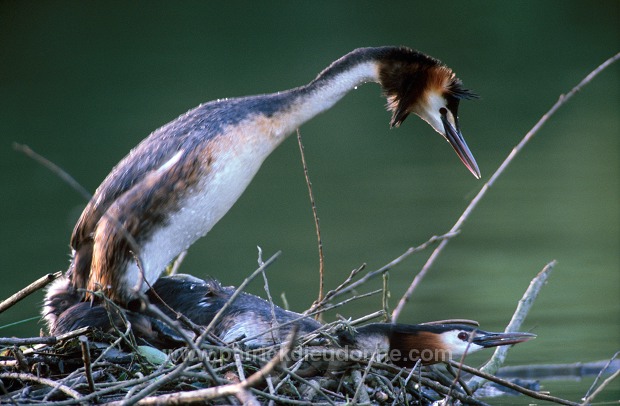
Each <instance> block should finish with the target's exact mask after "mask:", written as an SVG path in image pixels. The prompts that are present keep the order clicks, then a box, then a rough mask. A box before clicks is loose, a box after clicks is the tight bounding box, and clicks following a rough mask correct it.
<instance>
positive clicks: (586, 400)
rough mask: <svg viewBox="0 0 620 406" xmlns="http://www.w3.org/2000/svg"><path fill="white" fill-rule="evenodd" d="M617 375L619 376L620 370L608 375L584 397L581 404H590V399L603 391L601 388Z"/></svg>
mask: <svg viewBox="0 0 620 406" xmlns="http://www.w3.org/2000/svg"><path fill="white" fill-rule="evenodd" d="M619 376H620V370H619V371H616V372H614V373H613V374H612V375H611V376H609V377H608V378H607V379H605V380H604V381H603V383H602V384H601V385H600V386H599V387H598V388H596V390H595V391H594V392H592V394H591V395H590V396H588V397H587V398H585V399H584V400H583V403H582V404H581V405H582V406H585V405H590V404H592V401H593V400H594V398H595V397H597V396H598V395H599V394H600V393H601V392H602V391H603V389H605V387H606V386H607V385H609V384H610V383H611V381H613V380H614V379H616V378H617V377H619Z"/></svg>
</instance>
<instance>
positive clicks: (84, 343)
mask: <svg viewBox="0 0 620 406" xmlns="http://www.w3.org/2000/svg"><path fill="white" fill-rule="evenodd" d="M78 340H79V341H80V348H81V349H82V360H83V361H84V374H85V375H86V381H87V382H88V390H90V392H91V393H92V392H94V391H95V381H94V380H93V371H92V369H91V364H90V349H89V346H88V338H87V337H86V336H79V337H78Z"/></svg>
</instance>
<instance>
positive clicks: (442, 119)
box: [68, 47, 480, 305]
mask: <svg viewBox="0 0 620 406" xmlns="http://www.w3.org/2000/svg"><path fill="white" fill-rule="evenodd" d="M365 82H377V83H379V84H380V85H381V87H382V89H383V93H384V95H385V96H386V97H387V101H388V103H387V107H388V109H389V110H391V112H392V119H391V122H390V125H391V126H392V127H397V126H398V125H400V124H401V123H402V122H403V121H404V120H405V119H406V118H407V116H408V115H409V114H410V113H414V114H417V115H418V116H419V117H421V118H422V119H423V120H425V121H426V122H428V123H429V124H430V125H431V126H432V127H433V128H434V129H435V130H436V131H437V132H439V133H440V134H441V135H442V136H443V137H445V138H446V140H447V141H448V142H449V143H450V145H451V146H452V147H453V148H454V150H455V151H456V153H457V154H458V156H459V158H460V159H461V161H462V162H463V163H464V164H465V166H466V167H467V168H468V169H469V170H470V171H471V172H472V173H473V174H474V176H475V177H476V178H480V171H479V169H478V166H477V164H476V161H475V160H474V157H473V155H472V154H471V152H470V151H469V148H468V147H467V144H466V143H465V140H464V139H463V137H462V135H461V131H460V128H459V123H458V117H457V110H458V105H459V101H460V100H461V99H467V98H471V97H474V95H473V93H471V92H469V91H468V90H466V89H464V88H463V87H462V85H461V81H460V80H459V79H457V78H456V76H455V74H454V73H453V72H452V70H451V69H450V68H448V67H447V66H445V65H443V64H442V63H441V62H439V61H438V60H436V59H434V58H431V57H429V56H427V55H424V54H422V53H420V52H417V51H414V50H411V49H408V48H402V47H400V48H399V47H380V48H360V49H357V50H355V51H353V52H351V53H349V54H347V55H345V56H343V57H342V58H340V59H339V60H337V61H335V62H334V63H332V64H331V65H330V66H329V67H327V68H326V69H325V70H324V71H323V72H321V73H320V74H319V75H318V76H317V78H316V79H314V80H313V81H312V82H310V83H309V84H307V85H305V86H301V87H298V88H295V89H291V90H286V91H283V92H278V93H273V94H266V95H258V96H250V97H242V98H233V99H222V100H216V101H212V102H209V103H205V104H202V105H200V106H198V107H196V108H195V109H193V110H190V111H189V112H187V113H185V114H184V115H182V116H180V117H179V118H177V119H175V120H173V121H171V122H170V123H168V124H166V125H164V126H163V127H161V128H159V129H157V130H155V131H154V132H153V133H152V134H151V135H149V136H148V137H147V138H146V139H144V140H143V141H142V142H141V143H140V144H139V145H138V146H137V147H135V148H134V149H133V150H132V151H131V152H130V153H129V155H127V156H126V157H125V158H124V159H123V160H122V161H120V162H119V163H118V164H117V165H116V166H115V167H114V169H112V171H111V172H110V174H109V175H108V176H107V177H106V178H105V180H104V181H103V182H102V183H101V185H100V186H99V188H97V191H96V192H95V195H94V196H93V198H92V199H91V201H90V202H89V203H88V205H87V206H86V208H85V209H84V211H83V213H82V215H81V216H80V219H79V220H78V222H77V224H76V226H75V229H74V230H73V235H72V237H71V248H72V251H73V258H72V262H71V265H70V267H69V271H68V276H69V277H70V280H71V283H72V286H73V287H74V288H82V289H84V288H86V289H88V290H91V291H94V290H99V289H101V290H103V291H104V293H105V294H107V295H108V297H110V298H111V299H112V300H114V301H116V302H118V303H120V304H123V305H127V304H128V303H129V302H130V301H131V300H133V299H135V298H136V292H145V291H146V290H147V288H148V285H149V284H153V283H154V282H155V281H156V280H157V278H158V277H159V275H160V274H161V272H162V271H163V270H164V268H165V267H166V266H167V265H168V264H169V263H170V262H171V261H172V260H173V259H174V258H175V257H176V256H177V255H179V254H180V253H181V252H183V251H184V250H186V249H187V248H188V247H189V246H190V245H192V244H193V243H194V242H195V241H196V240H197V239H199V238H200V237H202V236H204V235H205V234H207V233H208V232H209V230H211V228H212V227H213V226H214V225H215V223H217V222H218V221H219V220H220V219H221V218H222V216H224V214H226V212H227V211H228V210H229V209H230V208H231V206H232V205H233V204H234V203H235V201H237V199H238V198H239V196H240V195H241V193H243V191H244V190H245V189H246V187H247V186H248V184H249V183H250V181H251V180H252V178H253V177H254V175H255V174H256V172H257V171H258V169H259V168H260V166H261V164H262V162H263V161H264V160H265V159H266V158H267V156H269V154H270V153H271V152H272V151H273V150H274V149H275V148H276V147H277V146H278V145H280V143H282V141H284V139H286V137H287V136H288V135H289V134H290V133H291V132H293V131H294V130H295V129H296V128H298V127H299V126H301V125H302V124H303V123H305V122H306V121H308V120H310V119H311V118H313V117H314V116H316V115H317V114H319V113H321V112H323V111H325V110H327V109H329V108H330V107H332V106H333V105H334V104H335V103H336V102H337V101H338V100H340V99H341V98H342V97H343V96H344V95H345V94H346V93H348V92H349V91H350V90H352V89H353V88H355V87H356V86H357V85H359V84H362V83H365ZM128 236H131V238H128ZM137 258H139V261H137ZM138 264H139V265H141V267H140V266H139V265H138ZM145 281H146V283H145Z"/></svg>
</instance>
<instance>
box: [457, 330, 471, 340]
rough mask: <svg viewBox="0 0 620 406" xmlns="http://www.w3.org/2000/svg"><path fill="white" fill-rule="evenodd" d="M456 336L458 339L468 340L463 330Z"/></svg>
mask: <svg viewBox="0 0 620 406" xmlns="http://www.w3.org/2000/svg"><path fill="white" fill-rule="evenodd" d="M457 337H458V338H459V340H463V341H469V334H467V333H465V332H464V331H461V332H460V333H459V335H458V336H457Z"/></svg>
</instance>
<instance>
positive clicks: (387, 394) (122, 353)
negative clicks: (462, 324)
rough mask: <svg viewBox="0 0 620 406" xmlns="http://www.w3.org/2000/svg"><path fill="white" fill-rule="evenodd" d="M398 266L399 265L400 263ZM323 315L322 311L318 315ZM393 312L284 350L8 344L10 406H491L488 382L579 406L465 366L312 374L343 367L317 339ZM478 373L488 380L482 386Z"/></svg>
mask: <svg viewBox="0 0 620 406" xmlns="http://www.w3.org/2000/svg"><path fill="white" fill-rule="evenodd" d="M413 251H415V250H410V251H409V252H413ZM401 259H402V258H401ZM272 260H273V258H272V259H270V260H269V261H267V263H265V264H269V263H271V262H272ZM397 262H398V261H397ZM390 265H394V261H393V262H392V263H390ZM387 268H389V266H388V267H387ZM551 269H552V264H550V265H549V266H547V267H546V268H545V269H544V270H543V271H542V272H541V273H540V274H539V275H538V276H537V277H536V278H535V279H534V280H533V281H532V283H531V285H530V287H529V288H528V290H527V292H526V293H525V295H524V299H523V300H522V301H521V302H520V305H519V307H518V309H517V311H516V312H515V316H514V317H513V321H512V322H511V325H513V326H518V325H519V324H520V322H521V320H522V319H523V318H524V317H525V314H526V313H527V311H528V309H529V304H531V303H532V302H533V300H534V298H535V296H536V294H537V293H538V291H539V290H540V288H541V286H542V285H543V284H544V281H545V280H546V278H547V277H548V274H549V272H550V271H551ZM263 270H264V266H263V267H261V268H259V269H257V271H255V272H254V273H253V274H252V275H251V276H250V277H249V278H248V279H246V281H244V283H243V284H242V285H241V286H240V288H239V291H240V290H241V289H243V287H244V286H246V285H247V283H248V282H249V281H250V280H251V279H252V278H254V277H256V276H257V275H259V274H261V273H262V271H263ZM386 270H387V269H386V268H381V269H379V270H377V271H373V272H369V273H367V274H366V275H365V276H364V277H362V278H360V279H358V280H356V278H355V277H356V276H357V275H358V273H359V270H358V271H354V272H352V274H351V275H350V276H349V277H348V278H347V279H346V280H345V282H343V283H342V284H341V285H340V286H339V287H338V288H337V289H335V290H332V291H329V292H327V294H326V295H325V301H324V302H323V303H322V307H323V308H334V307H337V306H339V305H342V304H344V303H348V302H349V301H351V300H354V299H355V298H359V297H365V296H367V295H368V294H362V295H355V296H353V297H349V298H347V299H345V300H343V301H341V302H339V303H335V304H331V303H332V300H333V299H335V298H337V297H339V296H340V295H341V294H343V293H345V292H349V291H350V289H349V288H351V287H356V288H359V286H360V285H361V284H365V282H366V281H367V280H368V279H369V278H368V276H370V277H372V276H373V275H376V274H381V273H384V272H386ZM56 276H57V275H48V276H46V277H44V278H41V279H40V280H39V281H36V282H35V283H33V284H32V285H30V286H29V287H27V288H26V289H24V290H23V291H28V293H30V292H32V291H34V290H36V289H40V287H41V286H43V285H45V284H46V283H48V282H49V281H51V280H52V279H54V278H55V277H56ZM381 292H382V290H378V291H374V292H370V294H372V293H374V294H378V293H381ZM231 299H232V298H231ZM315 312H318V310H316V311H314V312H311V313H310V314H312V313H315ZM385 313H386V312H385V310H380V311H378V312H375V313H373V314H370V315H368V316H366V317H362V318H361V319H358V320H354V321H350V320H346V321H337V322H334V323H328V324H325V325H324V326H323V327H321V328H320V329H319V330H317V331H316V332H313V333H311V334H309V335H307V336H302V337H298V336H297V335H296V334H295V332H293V333H292V334H291V336H289V337H288V339H287V340H286V341H285V342H284V343H283V344H282V345H279V346H274V347H269V348H263V349H259V350H256V349H249V348H246V347H244V346H243V345H239V344H224V343H222V342H221V341H219V340H218V339H217V338H215V337H211V336H210V335H209V334H208V332H205V331H202V332H200V331H198V332H197V333H198V335H197V336H199V337H200V338H198V339H188V341H187V345H186V346H184V347H181V348H178V349H176V350H170V351H166V352H162V351H160V350H158V349H155V348H153V347H150V346H148V345H143V344H142V343H141V342H140V339H139V338H136V337H134V336H133V334H132V331H131V326H127V328H126V330H125V331H117V332H116V333H115V334H103V333H101V332H99V331H97V330H92V329H90V328H83V329H80V330H76V331H74V332H71V333H68V334H64V335H62V336H58V337H52V336H47V337H34V338H14V339H10V338H5V339H0V344H2V345H4V346H5V347H4V348H3V349H2V353H1V357H0V378H1V379H2V385H1V386H0V392H1V393H0V402H2V403H5V402H6V403H15V404H29V403H32V404H35V403H36V404H38V403H47V402H52V403H54V404H62V405H65V404H66V405H71V404H84V403H106V404H115V403H116V402H119V403H123V404H133V403H140V404H179V403H182V404H185V403H201V404H202V403H207V404H269V403H270V402H271V404H291V405H303V404H306V405H310V404H312V405H314V404H345V403H346V404H388V405H426V404H432V403H433V402H436V401H440V400H444V401H446V400H448V401H450V402H460V403H462V404H472V405H480V404H485V403H484V402H482V401H481V400H480V398H479V397H477V396H480V393H481V392H480V391H477V389H479V388H480V387H481V386H482V385H481V383H483V382H487V381H490V382H487V383H490V384H492V385H495V386H496V389H497V390H498V391H499V393H503V394H505V393H507V392H510V391H512V392H511V393H514V394H519V393H521V394H525V395H528V396H531V397H534V398H537V399H545V400H551V401H556V402H558V403H562V404H573V403H572V402H568V401H565V400H562V399H558V398H554V397H552V396H549V395H546V394H543V393H539V392H537V391H536V390H537V389H538V387H537V383H536V382H533V381H530V382H525V385H524V383H523V382H521V383H520V384H516V383H514V382H509V381H507V380H504V379H500V378H498V377H496V376H494V375H493V372H492V371H493V369H491V372H490V373H489V372H488V371H487V372H484V371H481V370H477V369H474V368H471V367H468V366H466V365H465V364H463V363H462V362H457V361H450V362H449V363H447V364H443V365H440V366H430V367H423V366H422V365H421V364H419V365H416V367H414V368H411V369H407V368H399V367H396V366H394V365H392V364H389V363H385V361H383V360H382V359H379V357H376V358H375V354H373V355H372V356H370V357H366V358H363V357H361V358H359V357H358V358H349V359H347V362H346V363H342V362H336V363H331V364H330V363H328V364H324V365H323V367H321V368H319V369H316V368H308V365H309V360H315V359H318V358H317V357H320V359H326V358H327V359H328V360H329V359H333V360H339V359H340V358H338V355H337V354H332V356H331V358H330V354H329V353H326V350H325V348H321V349H320V350H317V349H316V347H313V345H312V344H311V342H312V336H313V335H314V336H316V335H318V334H324V335H329V334H330V332H331V331H332V329H334V328H342V327H343V326H342V325H343V324H344V327H345V328H351V327H354V326H355V325H356V324H358V323H361V322H364V321H367V320H368V319H372V318H376V317H380V316H382V315H385ZM163 322H165V323H169V324H170V326H171V327H173V328H175V326H174V325H175V324H177V323H182V322H183V321H182V320H177V321H172V320H165V319H164V320H163ZM192 328H196V326H193V327H192ZM509 328H510V326H509ZM141 344H142V345H141ZM337 350H338V349H334V351H337ZM506 350H507V349H506V348H500V349H498V351H497V352H496V357H499V359H500V361H499V362H500V363H501V358H502V357H503V356H505V351H506ZM502 354H503V355H502ZM494 358H495V357H494ZM461 361H462V360H461ZM491 364H492V362H491ZM310 365H314V364H312V363H310ZM488 365H489V364H488ZM488 365H487V368H488ZM491 368H492V367H491ZM474 375H476V376H477V377H478V378H475V377H474V378H472V376H474ZM480 379H482V380H480ZM488 386H489V385H486V386H484V387H483V389H485V388H487V387H488ZM476 391H477V392H476ZM474 392H476V393H475V395H476V396H475V395H474ZM485 393H486V394H487V395H488V394H489V392H488V391H487V392H485Z"/></svg>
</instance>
